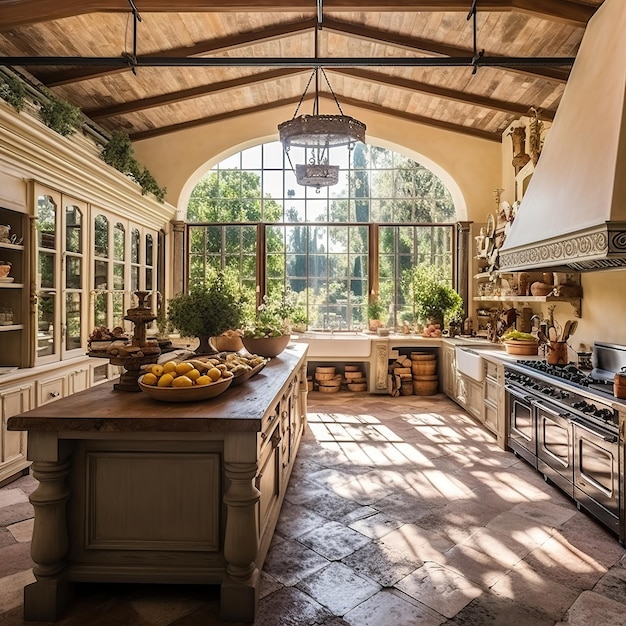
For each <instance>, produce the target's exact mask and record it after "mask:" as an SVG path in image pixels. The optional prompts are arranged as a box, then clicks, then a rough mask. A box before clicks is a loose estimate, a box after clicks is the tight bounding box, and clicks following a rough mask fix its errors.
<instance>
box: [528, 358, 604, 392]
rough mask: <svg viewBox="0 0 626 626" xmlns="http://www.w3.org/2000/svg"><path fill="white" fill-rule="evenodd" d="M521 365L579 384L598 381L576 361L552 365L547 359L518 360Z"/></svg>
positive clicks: (589, 383) (584, 384)
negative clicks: (581, 368) (576, 363)
mask: <svg viewBox="0 0 626 626" xmlns="http://www.w3.org/2000/svg"><path fill="white" fill-rule="evenodd" d="M517 363H518V364H519V365H523V366H524V367H529V368H531V369H534V370H537V371H539V372H543V373H544V374H548V375H550V376H555V377H556V378H562V379H563V380H569V381H571V382H573V383H576V384H577V385H581V386H583V387H588V386H589V385H591V384H592V383H594V382H596V381H595V380H594V379H593V378H591V376H589V375H587V374H585V372H583V371H582V370H579V369H578V367H576V365H575V364H574V363H568V364H567V365H552V364H550V363H546V362H545V361H528V360H526V361H523V360H518V361H517Z"/></svg>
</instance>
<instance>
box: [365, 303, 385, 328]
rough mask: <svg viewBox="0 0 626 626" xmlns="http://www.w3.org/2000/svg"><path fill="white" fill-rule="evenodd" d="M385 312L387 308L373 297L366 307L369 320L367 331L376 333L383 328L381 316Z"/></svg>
mask: <svg viewBox="0 0 626 626" xmlns="http://www.w3.org/2000/svg"><path fill="white" fill-rule="evenodd" d="M386 312H387V307H386V306H385V305H384V304H383V303H382V302H381V300H380V299H379V298H377V297H373V298H372V299H371V300H370V301H369V303H368V305H367V317H368V319H369V329H370V330H371V331H372V332H376V331H377V330H378V329H379V328H380V327H381V326H384V323H383V319H382V318H383V316H384V315H385V313H386Z"/></svg>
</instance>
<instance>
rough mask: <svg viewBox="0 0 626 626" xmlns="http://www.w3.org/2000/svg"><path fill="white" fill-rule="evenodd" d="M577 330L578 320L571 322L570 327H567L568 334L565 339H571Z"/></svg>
mask: <svg viewBox="0 0 626 626" xmlns="http://www.w3.org/2000/svg"><path fill="white" fill-rule="evenodd" d="M577 328H578V320H572V323H571V324H570V327H569V333H568V334H567V337H566V339H568V338H569V337H571V336H572V335H573V334H574V333H575V332H576V329H577Z"/></svg>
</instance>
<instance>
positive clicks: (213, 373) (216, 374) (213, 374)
mask: <svg viewBox="0 0 626 626" xmlns="http://www.w3.org/2000/svg"><path fill="white" fill-rule="evenodd" d="M221 375H222V372H221V371H220V370H218V369H217V367H212V368H211V369H210V370H209V371H208V372H207V376H208V377H209V378H210V379H211V380H212V381H214V382H215V381H216V380H219V379H220V376H221Z"/></svg>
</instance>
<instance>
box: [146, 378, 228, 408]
mask: <svg viewBox="0 0 626 626" xmlns="http://www.w3.org/2000/svg"><path fill="white" fill-rule="evenodd" d="M142 378H143V376H140V377H139V380H138V381H137V382H138V383H139V388H140V389H141V391H143V392H144V393H145V394H146V395H148V396H150V397H151V398H154V399H155V400H159V401H161V402H197V401H198V400H208V399H209V398H215V396H219V395H220V394H221V393H224V392H225V391H226V390H227V389H228V388H229V387H230V385H231V383H232V382H233V378H232V377H231V378H221V379H220V380H218V381H216V382H214V383H211V384H210V385H197V386H196V385H194V386H193V387H156V386H154V385H144V384H143V383H142V382H141V379H142Z"/></svg>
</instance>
